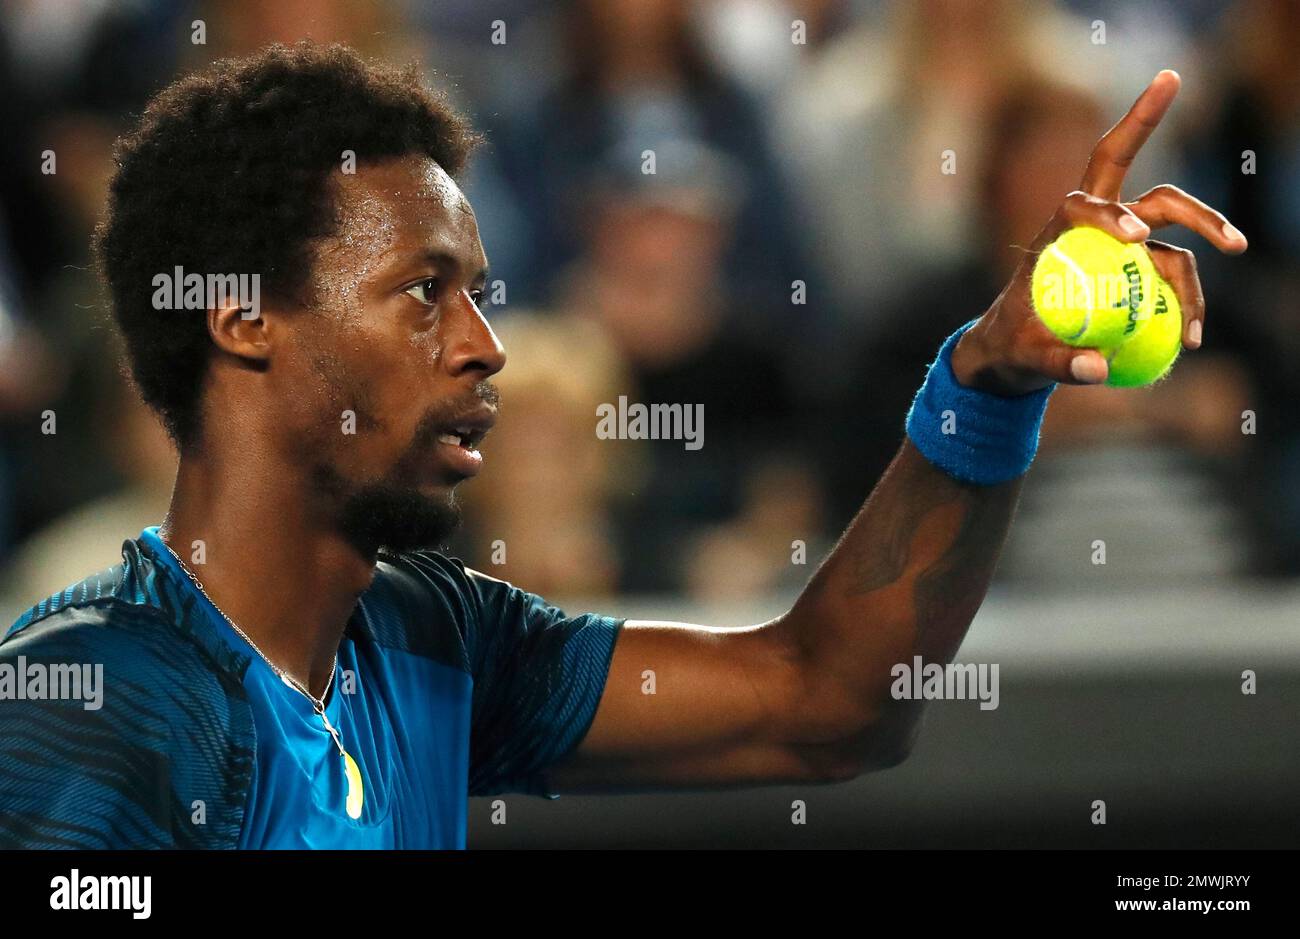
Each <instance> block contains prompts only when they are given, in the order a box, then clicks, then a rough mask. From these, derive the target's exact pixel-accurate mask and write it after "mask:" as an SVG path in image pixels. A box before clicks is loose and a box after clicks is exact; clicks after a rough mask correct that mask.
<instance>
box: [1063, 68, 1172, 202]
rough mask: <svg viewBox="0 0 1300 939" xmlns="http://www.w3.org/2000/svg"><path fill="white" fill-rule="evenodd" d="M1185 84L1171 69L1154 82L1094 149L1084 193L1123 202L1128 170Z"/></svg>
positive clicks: (1086, 174)
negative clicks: (1122, 188) (1121, 198)
mask: <svg viewBox="0 0 1300 939" xmlns="http://www.w3.org/2000/svg"><path fill="white" fill-rule="evenodd" d="M1181 84H1182V79H1181V78H1179V77H1178V73H1177V72H1175V71H1172V70H1170V69H1165V70H1164V71H1162V72H1160V73H1159V74H1158V75H1156V77H1155V78H1154V79H1152V81H1151V84H1150V85H1148V86H1147V88H1146V91H1144V92H1142V94H1140V95H1139V96H1138V99H1137V100H1136V101H1135V102H1133V107H1131V108H1129V110H1128V113H1127V114H1125V115H1124V116H1123V117H1122V118H1120V121H1119V123H1118V124H1116V125H1115V126H1114V127H1112V128H1111V129H1110V130H1108V131H1107V132H1106V134H1105V136H1103V137H1102V138H1101V140H1099V141H1098V142H1097V146H1096V147H1094V148H1093V151H1092V156H1091V157H1090V158H1089V160H1088V168H1087V170H1085V171H1084V174H1083V182H1082V183H1081V184H1080V186H1079V188H1080V189H1082V190H1083V191H1084V192H1087V193H1090V194H1092V195H1094V196H1099V197H1100V198H1102V199H1110V200H1112V201H1118V200H1119V197H1120V189H1121V187H1122V186H1123V184H1124V176H1125V174H1127V173H1128V168H1129V167H1130V166H1131V165H1132V164H1133V159H1134V157H1136V156H1137V154H1138V151H1139V150H1141V149H1142V145H1143V144H1144V143H1146V141H1147V138H1148V137H1150V136H1151V132H1152V131H1154V130H1155V129H1156V127H1157V125H1159V123H1160V120H1161V118H1163V117H1164V116H1165V112H1166V111H1168V110H1169V105H1171V104H1173V101H1174V97H1175V96H1176V95H1177V94H1178V88H1179V86H1180V85H1181Z"/></svg>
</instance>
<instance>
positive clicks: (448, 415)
mask: <svg viewBox="0 0 1300 939" xmlns="http://www.w3.org/2000/svg"><path fill="white" fill-rule="evenodd" d="M484 406H487V407H490V408H492V409H493V410H496V409H498V408H500V406H501V391H500V389H498V388H497V386H496V385H494V384H492V383H491V382H490V381H488V380H487V379H484V380H483V381H480V382H479V383H478V384H477V385H475V386H474V387H473V389H472V390H471V391H470V392H469V393H468V394H467V395H465V396H464V397H460V398H452V399H449V400H447V401H440V402H439V403H438V404H436V405H434V406H433V407H431V408H429V410H427V411H425V412H424V414H423V415H422V416H421V417H420V420H419V422H418V423H417V424H416V426H415V437H414V439H413V440H412V441H411V450H412V451H415V450H419V449H422V448H424V447H429V446H432V445H433V444H434V443H436V442H437V439H438V435H439V434H440V433H442V432H443V431H444V430H446V428H447V427H448V426H449V425H453V424H456V423H458V422H459V421H461V420H463V419H465V418H468V417H469V416H470V415H473V414H477V413H478V412H479V411H482V410H483V408H484Z"/></svg>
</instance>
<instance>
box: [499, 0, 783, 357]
mask: <svg viewBox="0 0 1300 939" xmlns="http://www.w3.org/2000/svg"><path fill="white" fill-rule="evenodd" d="M693 6H694V5H693V4H692V3H690V2H688V0H576V2H574V3H571V4H569V5H567V6H566V7H565V8H564V10H563V13H562V15H561V23H560V41H559V53H560V58H561V61H562V62H563V67H564V74H563V76H562V78H561V80H560V82H559V84H558V85H557V87H555V89H554V90H553V91H552V92H551V93H549V94H547V95H546V96H544V97H543V98H542V99H541V100H540V101H539V102H538V103H537V105H536V107H535V108H534V109H533V111H532V113H531V114H529V115H522V114H519V113H518V112H515V117H516V118H518V120H517V121H515V122H512V123H511V124H510V125H508V126H495V127H493V126H491V125H489V128H488V136H489V139H492V140H495V141H496V144H497V149H498V151H499V152H500V154H501V157H502V164H503V168H504V171H505V174H506V177H507V178H508V179H509V180H510V182H511V184H512V187H513V191H514V194H515V196H516V198H517V199H518V200H519V203H520V206H521V207H522V208H523V210H524V213H525V214H526V216H527V217H528V218H529V220H530V224H531V229H532V237H531V238H530V247H531V249H532V253H533V255H534V264H533V267H532V274H531V280H532V283H531V284H528V283H524V284H519V283H518V280H519V279H520V278H519V277H516V283H515V284H512V287H513V289H514V290H515V291H516V295H520V294H522V295H523V296H524V297H525V298H526V299H535V298H536V297H539V296H542V295H544V293H545V288H546V287H547V286H548V285H549V284H550V282H551V279H552V278H553V277H554V274H555V272H556V271H558V270H560V269H562V268H563V266H564V265H566V264H568V263H570V262H571V261H573V259H574V258H575V257H577V256H578V254H579V253H580V252H581V250H582V247H583V246H582V243H581V238H580V234H579V228H578V224H577V223H578V219H577V218H576V217H575V206H576V204H577V203H578V201H579V200H580V198H581V196H582V194H583V193H584V191H585V190H586V188H587V185H588V179H589V177H590V174H591V173H592V171H593V169H594V166H593V160H595V159H597V158H599V157H600V156H602V155H605V154H608V153H610V152H611V150H612V149H613V148H614V147H616V146H618V145H619V144H620V143H622V142H630V144H631V145H630V146H628V147H627V148H626V152H628V153H629V154H630V155H631V158H632V159H633V160H634V161H635V162H634V164H633V165H632V166H631V167H629V169H632V170H635V171H638V172H639V171H641V169H642V163H643V160H644V157H643V156H642V153H643V152H644V151H654V153H655V162H656V171H657V172H659V173H664V172H672V171H673V167H672V166H671V165H670V163H671V159H672V157H671V155H670V154H668V153H666V152H663V150H662V148H663V146H664V144H665V143H666V142H668V141H671V140H674V139H682V138H687V139H696V140H700V141H702V142H703V143H705V144H707V145H708V146H709V147H711V148H713V149H715V150H717V151H719V152H721V153H723V154H725V155H726V156H728V157H729V158H730V159H731V161H732V165H733V166H734V167H735V172H736V174H737V175H738V176H743V179H742V180H741V182H742V183H743V186H744V196H743V198H742V200H741V202H740V203H739V204H738V205H737V206H736V209H735V211H736V225H735V233H736V237H735V238H734V239H733V241H732V243H731V244H730V245H729V247H728V251H727V254H726V257H725V260H724V269H723V270H724V274H725V282H726V284H727V286H728V287H729V289H730V290H731V292H732V295H733V296H734V297H735V299H736V302H737V304H738V305H740V307H741V308H743V309H744V310H745V311H746V316H745V322H744V323H742V324H740V325H741V326H742V327H743V328H753V329H754V330H755V331H756V332H758V333H763V332H764V331H768V332H770V330H771V329H772V328H773V326H774V325H779V326H782V327H784V326H785V325H786V324H787V322H788V311H789V297H790V283H791V281H792V280H793V279H794V278H795V277H797V276H800V274H801V273H804V272H805V268H804V265H803V264H802V263H801V261H800V259H799V258H800V254H801V249H800V246H799V244H798V243H797V241H796V235H795V232H794V230H793V228H792V224H791V223H792V216H791V213H790V206H789V204H788V202H787V196H786V188H787V187H786V184H785V181H784V179H783V178H782V175H781V173H780V171H779V169H778V166H777V163H776V161H775V160H774V159H773V157H772V154H771V152H770V150H769V147H768V144H767V139H766V135H765V132H764V124H765V118H764V116H763V115H762V114H761V113H760V112H759V111H758V109H757V107H756V105H755V103H754V101H753V100H752V99H751V98H750V97H749V96H748V95H747V94H746V93H745V92H744V91H743V90H742V88H741V87H740V86H739V85H737V84H736V83H735V82H733V81H732V80H730V79H729V78H728V77H727V74H726V73H725V72H724V71H723V70H721V69H720V68H718V67H717V66H716V65H715V64H714V62H713V61H712V60H711V58H710V53H709V50H708V48H707V47H706V46H705V45H704V44H703V43H702V41H701V38H700V36H699V34H698V31H697V28H696V24H695V22H694V20H693V19H692V16H691V14H692V9H693ZM521 287H522V288H523V289H522V290H521V289H520V288H521Z"/></svg>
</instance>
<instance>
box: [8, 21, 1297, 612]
mask: <svg viewBox="0 0 1300 939" xmlns="http://www.w3.org/2000/svg"><path fill="white" fill-rule="evenodd" d="M195 21H202V22H203V27H204V29H203V32H204V35H203V39H204V41H203V43H201V44H199V43H195V42H194V41H193V39H194V37H195V26H194V24H195ZM494 21H499V22H498V23H497V24H496V25H495V26H494ZM304 37H310V38H312V39H315V40H317V41H321V42H329V41H342V42H347V43H349V44H351V45H353V46H355V47H357V48H358V49H360V50H361V51H362V52H364V53H367V54H370V55H374V56H378V57H382V58H385V59H391V60H394V61H411V60H415V61H419V62H420V63H422V64H423V65H424V66H425V68H426V70H427V72H428V75H429V79H430V81H431V83H433V84H434V85H436V86H439V87H443V88H446V89H448V90H449V91H450V93H451V95H452V97H453V99H454V100H455V102H456V103H457V104H458V105H459V106H460V107H462V108H463V109H464V110H466V111H467V112H469V113H470V114H471V115H472V116H473V118H474V120H475V122H476V124H477V125H478V126H479V127H480V128H481V129H482V130H483V131H484V133H485V134H486V137H487V141H488V144H487V146H486V147H485V148H484V149H483V150H482V151H481V152H480V153H479V155H478V156H477V158H476V160H475V162H474V164H473V166H472V168H471V170H470V172H469V174H468V176H467V177H466V179H465V181H464V182H465V188H466V191H467V193H468V194H469V197H470V200H471V202H472V203H473V204H474V206H475V209H476V212H477V215H478V219H479V224H480V228H481V230H482V233H483V239H484V244H485V247H486V249H487V252H488V255H489V258H490V259H491V262H492V269H493V277H494V280H495V281H498V282H499V283H497V284H496V285H494V288H495V289H493V290H492V291H491V299H492V303H491V304H490V306H489V307H488V309H487V310H486V311H485V312H486V313H487V315H488V316H489V318H490V319H491V320H492V322H493V324H494V326H495V327H496V328H497V329H498V331H499V333H500V335H501V336H502V339H503V341H504V342H505V345H506V349H507V352H508V356H509V364H508V365H507V367H506V369H505V371H504V372H502V373H501V375H500V376H499V379H498V384H499V386H500V388H501V390H502V401H503V410H502V417H501V421H500V423H499V424H498V428H497V430H496V431H495V432H494V433H493V435H492V436H491V437H490V438H489V440H488V441H487V443H486V444H485V447H484V449H485V453H486V455H487V458H488V462H487V471H486V472H485V473H484V475H483V476H481V477H480V478H479V479H477V480H475V481H474V482H472V483H470V484H468V485H467V486H466V487H464V496H465V501H466V503H467V511H466V520H467V524H466V527H465V528H464V530H463V531H462V533H461V534H460V535H458V541H457V543H456V544H455V545H454V546H453V547H454V548H455V550H456V553H458V554H459V555H460V556H462V557H464V558H465V559H466V561H467V563H470V564H472V565H473V566H477V567H481V568H484V569H486V570H488V571H489V572H491V573H493V574H494V575H496V576H500V577H504V578H506V579H509V580H511V581H514V582H516V583H519V584H520V585H522V586H525V587H527V588H528V589H530V590H534V591H537V592H541V593H544V594H547V595H558V596H584V597H593V596H600V595H608V594H611V593H615V592H655V591H674V592H684V593H686V594H688V595H690V596H692V597H695V598H698V599H701V600H707V601H713V600H721V601H725V600H728V599H735V598H745V597H750V596H754V595H761V594H762V593H764V592H770V591H779V590H785V589H790V588H792V587H794V586H797V585H798V584H799V583H802V581H803V580H804V579H806V577H807V576H808V574H809V573H810V571H811V569H812V567H813V566H814V565H815V564H816V562H817V560H818V559H819V558H820V557H821V555H822V554H823V553H824V552H825V550H826V549H827V548H828V547H829V545H830V544H832V543H833V540H834V538H835V536H836V535H837V533H838V531H839V530H840V529H842V528H843V526H844V525H845V524H846V523H847V522H848V520H849V518H850V517H851V515H852V513H853V511H854V509H855V508H856V506H857V505H858V504H860V502H861V501H862V500H863V498H865V496H866V494H867V493H868V491H869V490H870V488H871V486H872V484H873V483H874V482H875V480H876V479H877V478H878V477H879V475H880V473H881V472H882V471H883V469H884V468H885V466H886V465H887V463H888V461H889V460H890V458H891V457H892V455H893V453H894V452H895V450H896V449H897V447H898V445H899V443H900V441H901V439H902V424H903V416H904V414H905V412H906V410H907V406H908V404H909V401H910V398H911V395H912V393H913V392H914V391H915V389H916V387H917V386H918V385H919V383H920V381H921V379H922V378H923V376H924V371H925V367H926V365H927V363H928V362H929V361H930V360H931V358H932V357H933V355H934V352H935V351H936V349H937V348H938V346H939V344H940V343H941V342H942V340H943V338H944V337H945V336H947V335H948V334H949V333H951V332H952V331H953V329H955V328H956V327H957V326H959V325H961V324H962V323H963V322H965V321H967V320H969V319H972V318H974V317H975V316H978V315H979V314H980V313H981V312H982V311H983V310H984V309H985V308H986V307H987V306H988V305H989V304H990V303H991V302H992V301H993V299H994V298H995V297H996V296H997V294H998V292H999V290H1000V289H1001V287H1002V285H1003V284H1004V283H1005V282H1006V281H1007V279H1008V278H1009V276H1010V274H1011V272H1012V270H1013V269H1014V267H1015V265H1016V264H1017V263H1018V261H1019V259H1020V258H1021V257H1022V255H1023V252H1024V249H1025V246H1027V245H1028V244H1029V243H1030V242H1031V241H1032V239H1033V237H1034V235H1035V234H1036V232H1037V231H1038V229H1039V228H1040V227H1041V226H1042V224H1043V223H1044V222H1045V221H1046V219H1047V218H1048V217H1049V216H1050V215H1051V213H1052V212H1053V211H1054V209H1055V207H1056V205H1057V204H1058V203H1059V202H1060V200H1061V199H1062V197H1063V196H1064V195H1065V194H1066V193H1067V192H1069V191H1071V190H1072V189H1074V188H1075V187H1076V186H1077V184H1078V180H1079V177H1080V175H1081V173H1082V168H1083V165H1084V163H1085V161H1086V157H1087V155H1088V152H1089V150H1090V149H1091V147H1092V145H1093V144H1094V143H1095V141H1096V139H1097V138H1098V137H1099V136H1100V135H1101V134H1102V133H1103V132H1104V131H1105V129H1106V128H1107V127H1108V126H1109V125H1110V124H1111V123H1113V121H1114V120H1115V119H1117V118H1118V116H1119V115H1120V114H1122V113H1123V111H1124V110H1125V109H1126V108H1127V106H1128V104H1129V103H1130V102H1131V101H1132V99H1133V98H1134V97H1135V96H1136V94H1137V93H1138V92H1139V91H1140V90H1141V89H1142V88H1143V87H1144V86H1145V84H1146V82H1147V81H1148V80H1149V79H1150V78H1151V76H1152V75H1154V74H1155V72H1156V71H1158V70H1159V69H1160V68H1164V67H1171V68H1175V69H1177V70H1178V71H1179V72H1180V73H1181V74H1182V76H1183V79H1184V90H1183V94H1182V96H1181V98H1180V100H1179V101H1178V103H1177V104H1176V106H1175V109H1174V111H1173V112H1172V113H1171V115H1170V117H1169V118H1168V119H1167V120H1166V122H1165V124H1164V125H1163V126H1162V127H1161V129H1160V130H1159V132H1158V133H1157V135H1156V136H1155V137H1154V138H1153V140H1152V141H1151V142H1150V144H1148V146H1147V147H1146V149H1145V150H1144V151H1143V153H1142V155H1141V156H1140V158H1139V160H1138V163H1137V164H1136V165H1135V166H1134V169H1133V172H1132V174H1131V176H1130V180H1129V184H1128V191H1127V192H1126V196H1127V197H1130V198H1131V197H1134V196H1137V195H1139V194H1140V193H1142V192H1144V191H1145V190H1146V189H1148V188H1150V187H1151V186H1154V185H1156V184H1158V183H1161V182H1171V183H1174V184H1176V185H1179V186H1181V187H1183V188H1184V189H1187V190H1188V191H1190V192H1192V193H1193V194H1195V195H1198V196H1199V197H1201V198H1202V199H1204V200H1205V201H1207V202H1209V203H1211V204H1212V205H1214V206H1215V207H1217V208H1219V209H1220V210H1222V211H1223V212H1224V213H1225V214H1226V215H1227V216H1228V217H1229V218H1230V219H1232V221H1233V222H1234V223H1235V224H1236V225H1237V227H1239V228H1240V229H1242V230H1243V231H1244V232H1245V233H1246V234H1247V236H1248V237H1249V238H1250V250H1249V251H1248V253H1247V254H1246V255H1244V256H1242V257H1239V258H1232V259H1226V258H1225V259H1221V258H1218V257H1215V256H1214V255H1213V252H1212V250H1211V249H1210V248H1209V247H1208V245H1205V244H1204V243H1203V242H1199V241H1198V239H1197V238H1195V237H1194V236H1191V235H1190V234H1189V233H1187V232H1182V231H1176V230H1173V231H1168V232H1164V233H1161V234H1158V235H1157V237H1158V238H1161V240H1166V241H1169V242H1172V243H1175V244H1180V245H1183V246H1185V247H1191V248H1194V249H1196V250H1197V251H1198V256H1199V260H1200V270H1201V275H1202V280H1203V283H1204V287H1205V291H1206V295H1207V302H1208V308H1209V316H1208V321H1207V325H1206V329H1205V346H1204V349H1203V351H1200V352H1197V353H1196V354H1195V355H1188V356H1185V357H1184V359H1183V361H1181V362H1180V364H1179V365H1178V367H1177V368H1176V369H1175V371H1174V372H1173V374H1172V377H1171V378H1170V379H1168V380H1167V381H1166V382H1164V383H1162V384H1160V385H1158V386H1156V387H1155V388H1153V389H1150V390H1138V391H1122V392H1121V391H1118V390H1111V389H1082V390H1080V389H1061V390H1060V391H1059V392H1058V393H1057V394H1056V395H1055V396H1054V398H1053V403H1052V406H1051V408H1050V409H1049V415H1048V422H1047V426H1046V428H1045V432H1044V439H1043V447H1042V455H1041V457H1040V460H1039V466H1038V467H1037V468H1036V470H1035V472H1034V474H1032V476H1031V478H1030V481H1029V483H1028V484H1027V486H1026V494H1025V502H1024V506H1023V509H1022V512H1021V515H1020V518H1019V520H1018V522H1017V527H1016V529H1015V533H1014V535H1013V538H1012V542H1011V544H1010V545H1009V547H1008V552H1007V556H1006V558H1005V563H1004V566H1003V568H1002V573H1001V575H1000V576H1001V578H1002V579H1004V580H1005V581H1006V582H1009V583H1013V584H1019V585H1023V586H1024V587H1025V588H1026V589H1032V588H1033V587H1035V586H1037V587H1041V588H1047V589H1056V588H1057V587H1059V586H1061V585H1066V584H1071V583H1075V584H1077V583H1079V582H1080V580H1081V578H1083V577H1086V576H1087V574H1086V571H1087V565H1089V564H1090V563H1094V564H1095V550H1094V543H1095V542H1097V541H1102V542H1105V544H1106V546H1107V551H1108V554H1109V559H1108V562H1107V563H1108V564H1111V565H1113V566H1114V568H1116V569H1117V570H1116V576H1120V577H1124V576H1126V577H1130V578H1133V579H1135V580H1140V579H1142V578H1145V577H1148V576H1157V577H1162V578H1177V577H1188V578H1205V577H1213V576H1225V577H1227V576H1256V577H1265V576H1273V577H1286V576H1295V575H1297V574H1300V407H1297V404H1298V403H1300V368H1297V367H1296V366H1297V363H1300V301H1298V300H1297V299H1296V298H1297V297H1300V261H1298V260H1297V259H1298V258H1300V63H1298V61H1297V58H1296V55H1295V52H1296V50H1297V49H1300V3H1296V2H1294V0H1239V2H1232V3H1223V2H1210V0H1150V2H1140V3H1130V2H1119V0H1092V2H1083V0H978V2H977V0H897V2H855V0H704V2H698V0H696V2H693V0H566V2H556V0H503V2H487V0H483V2H480V0H438V2H424V0H385V2H371V0H364V2H354V0H275V2H253V0H221V2H215V0H214V2H202V0H134V2H129V3H127V2H119V3H114V2H109V0H5V2H3V3H0V82H2V83H3V87H4V88H5V94H4V95H0V109H2V110H0V123H2V124H3V127H4V128H5V132H4V134H3V135H2V136H0V557H2V558H3V561H2V562H0V565H2V567H3V571H4V583H3V585H0V596H3V597H4V598H5V601H6V602H7V604H8V606H7V607H6V609H5V611H4V612H5V613H6V614H9V613H14V612H17V611H18V610H20V609H21V608H22V607H23V606H25V605H26V604H27V603H30V602H31V601H33V600H34V599H36V598H37V597H38V596H43V595H44V594H46V593H48V592H50V591H51V590H54V589H57V588H59V587H61V586H63V585H64V584H66V583H69V582H71V581H74V580H76V579H79V578H80V577H82V576H84V575H85V574H86V573H88V572H89V571H90V570H92V569H95V568H98V567H104V566H107V565H109V564H111V563H113V562H114V561H115V560H116V557H117V554H118V547H119V546H120V543H121V540H122V539H123V538H124V537H127V536H131V535H134V534H136V533H137V532H138V531H139V529H140V528H141V527H142V526H144V525H147V524H156V523H157V522H158V521H160V520H161V517H162V514H163V512H164V511H165V507H166V504H167V498H168V495H169V487H170V483H171V478H172V470H173V467H174V456H173V455H172V453H171V451H170V448H169V446H168V444H167V442H166V440H165V439H164V438H163V436H162V433H161V431H160V430H159V429H158V428H156V427H155V426H154V424H153V422H152V421H151V420H150V418H149V417H148V415H147V414H145V413H144V412H143V410H142V408H141V406H140V405H139V404H138V403H137V402H136V400H135V398H134V396H133V393H132V392H131V390H130V389H129V387H128V386H127V384H126V383H125V381H124V379H123V378H122V376H121V372H120V370H119V368H118V363H117V352H116V346H115V341H114V337H113V331H112V328H111V325H110V320H109V316H108V313H107V310H106V309H105V307H104V303H103V297H102V295H101V293H100V291H99V289H98V287H97V284H96V280H95V277H94V273H93V269H92V267H91V259H90V257H89V241H90V232H91V229H92V227H93V225H94V224H95V221H96V218H97V216H98V213H99V212H100V210H101V208H102V204H103V198H104V192H105V187H106V181H107V178H108V175H109V173H110V170H111V150H110V148H111V143H112V141H113V139H114V137H115V135H116V134H118V133H119V132H121V131H122V130H123V129H124V128H125V126H126V125H127V122H128V121H129V120H130V118H131V115H133V114H136V113H138V112H139V110H140V108H141V106H142V104H143V102H144V101H145V100H146V99H147V97H148V95H149V94H150V93H151V92H153V91H155V90H157V89H158V88H159V87H161V86H162V85H163V84H164V83H166V82H167V81H168V80H170V79H171V78H173V77H174V76H175V75H177V74H179V73H181V72H184V71H186V70H188V69H191V68H195V67H198V66H201V65H202V64H204V63H206V62H208V61H210V60H212V59H214V58H219V57H223V56H227V55H238V54H241V53H245V52H248V51H251V50H253V49H255V48H258V47H260V46H262V45H264V44H266V43H268V42H273V41H281V42H292V41H295V40H297V39H300V38H304ZM494 40H495V41H494ZM47 151H50V152H52V153H53V154H54V156H55V158H56V160H57V171H56V172H53V173H49V172H43V168H47V167H44V164H45V163H46V162H47V161H46V160H45V158H44V156H43V155H44V154H46V153H47ZM647 161H649V162H647ZM647 169H653V172H647ZM620 396H626V397H627V399H628V400H630V401H639V402H644V403H678V404H683V405H695V404H703V405H704V414H705V435H704V446H703V447H702V448H701V449H699V450H692V449H687V448H686V447H684V446H683V445H682V444H681V442H680V441H663V440H659V441H655V440H603V439H600V438H598V437H597V435H596V434H595V424H596V416H595V415H596V407H597V406H598V405H600V404H603V403H614V402H617V401H618V399H619V397H620ZM51 421H53V422H55V423H54V425H53V426H54V427H55V428H56V430H55V432H53V433H51V432H50V431H51Z"/></svg>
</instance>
